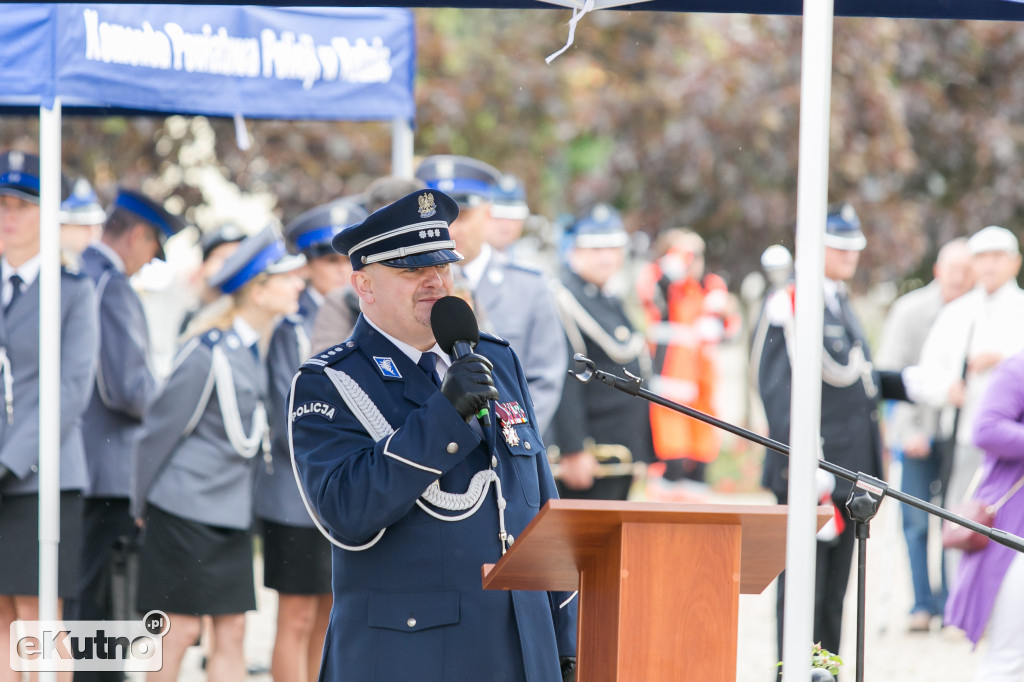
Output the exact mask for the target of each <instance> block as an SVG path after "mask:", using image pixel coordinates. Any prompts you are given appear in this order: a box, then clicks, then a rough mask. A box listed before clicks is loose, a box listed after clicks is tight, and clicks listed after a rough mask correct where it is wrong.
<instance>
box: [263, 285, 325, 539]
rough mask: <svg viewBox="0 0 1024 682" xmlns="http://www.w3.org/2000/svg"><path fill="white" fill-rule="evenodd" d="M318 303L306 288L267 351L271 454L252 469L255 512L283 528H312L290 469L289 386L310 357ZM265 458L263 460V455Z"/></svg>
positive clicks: (275, 333)
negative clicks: (296, 307)
mask: <svg viewBox="0 0 1024 682" xmlns="http://www.w3.org/2000/svg"><path fill="white" fill-rule="evenodd" d="M318 312H319V306H317V304H316V302H315V301H314V300H313V297H312V296H310V295H309V293H308V292H307V291H304V292H303V293H302V296H300V297H299V312H298V314H296V315H288V316H287V317H285V318H284V319H283V320H281V322H280V323H279V324H278V325H277V328H276V329H274V334H273V336H271V338H270V347H269V348H268V350H267V376H268V377H269V382H270V385H269V390H268V395H267V422H268V423H269V424H270V452H269V453H268V454H267V455H265V461H263V462H261V463H260V464H258V465H257V467H256V500H255V511H256V516H257V517H259V518H261V519H267V520H268V521H273V522H275V523H281V524H285V525H288V526H301V527H306V528H311V527H312V526H313V522H312V520H310V518H309V514H308V513H307V512H306V507H305V506H304V505H303V504H302V498H301V497H300V496H299V489H298V487H297V486H296V485H295V475H294V474H293V473H292V461H291V447H290V445H289V442H288V390H289V389H290V388H291V385H292V377H294V376H295V373H296V372H297V371H298V370H299V365H301V364H302V363H303V361H305V360H306V358H308V357H309V354H310V352H311V351H310V339H312V337H313V325H314V323H315V321H316V315H317V313H318ZM268 457H269V459H266V458H268Z"/></svg>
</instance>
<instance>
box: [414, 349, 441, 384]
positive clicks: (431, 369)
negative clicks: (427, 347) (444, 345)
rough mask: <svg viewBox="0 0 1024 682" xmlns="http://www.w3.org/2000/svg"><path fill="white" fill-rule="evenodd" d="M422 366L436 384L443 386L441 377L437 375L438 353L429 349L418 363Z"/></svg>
mask: <svg viewBox="0 0 1024 682" xmlns="http://www.w3.org/2000/svg"><path fill="white" fill-rule="evenodd" d="M416 364H418V365H419V366H420V369H422V370H423V371H424V372H426V373H427V376H428V377H430V380H431V381H432V382H433V383H434V385H435V386H437V387H438V388H441V377H439V376H438V375H437V354H436V353H433V352H431V351H427V352H426V353H424V354H423V355H421V356H420V361H419V362H418V363H416Z"/></svg>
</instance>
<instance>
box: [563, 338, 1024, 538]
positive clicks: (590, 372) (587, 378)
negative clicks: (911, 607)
mask: <svg viewBox="0 0 1024 682" xmlns="http://www.w3.org/2000/svg"><path fill="white" fill-rule="evenodd" d="M573 359H574V360H575V361H576V362H578V363H581V364H583V365H584V370H583V371H582V372H574V371H573V370H571V369H570V370H569V374H570V375H571V376H572V377H574V378H575V379H576V380H577V381H579V382H580V383H584V384H589V383H590V382H591V381H593V380H594V379H597V380H598V381H600V382H601V383H603V384H607V385H609V386H611V387H612V388H615V389H618V390H620V391H622V392H623V393H628V394H630V395H633V396H638V397H640V398H643V399H644V400H647V401H648V402H652V403H654V404H655V405H661V406H662V407H667V408H668V409H670V410H674V411H676V412H679V413H681V414H685V415H686V416H688V417H692V418H694V419H697V420H698V421H702V422H704V423H705V424H711V425H712V426H715V427H717V428H719V429H722V430H723V431H727V432H729V433H731V434H733V435H735V436H739V437H740V438H743V439H745V440H748V441H750V442H752V443H757V444H758V445H762V446H764V447H766V448H768V449H770V450H774V451H775V452H778V453H781V454H783V455H785V456H787V457H789V456H790V451H789V446H788V445H786V444H785V443H780V442H779V441H777V440H772V439H771V438H766V437H765V436H762V435H760V434H757V433H754V432H753V431H749V430H747V429H744V428H743V427H741V426H736V425H735V424H731V423H729V422H727V421H722V420H721V419H718V418H717V417H712V416H711V415H710V414H706V413H704V412H701V411H700V410H695V409H693V408H692V407H688V406H686V405H680V404H679V403H676V402H673V401H671V400H668V399H667V398H663V397H661V396H660V395H658V394H657V393H653V392H651V391H648V390H647V389H645V388H643V387H642V384H643V379H641V378H640V377H638V376H634V375H633V374H630V373H629V372H626V370H623V371H624V372H626V376H627V377H629V378H628V379H627V378H623V377H620V376H616V375H614V374H610V373H608V372H605V371H603V370H600V369H597V365H595V364H594V361H593V360H591V359H590V358H588V357H587V356H586V355H583V354H582V353H576V354H575V355H574V356H573ZM818 467H819V468H821V469H824V470H825V471H827V472H829V473H830V474H832V475H834V476H838V477H839V478H843V479H846V480H847V481H850V482H851V483H853V485H854V487H855V488H858V489H860V490H863V491H866V492H869V493H873V494H875V495H879V496H885V495H889V496H890V497H893V498H895V499H897V500H899V501H900V502H902V503H904V504H909V505H910V506H912V507H917V508H918V509H921V510H922V511H926V512H928V513H929V514H933V515H935V516H938V517H940V518H942V519H945V520H946V521H951V522H953V523H955V524H957V525H960V526H963V527H964V528H969V529H970V530H973V531H974V532H975V533H981V534H982V535H984V536H986V537H987V538H989V539H990V540H992V541H993V542H998V543H999V544H1001V545H1005V546H1006V547H1009V548H1011V549H1014V550H1016V551H1018V552H1021V553H1024V538H1021V537H1020V536H1017V535H1014V534H1013V533H1008V532H1006V531H1004V530H1000V529H998V528H989V527H988V526H986V525H984V524H981V523H978V522H977V521H972V520H971V519H968V518H966V517H964V516H960V515H959V514H954V513H953V512H950V511H948V510H946V509H943V508H942V507H939V506H938V505H934V504H932V503H931V502H926V501H925V500H922V499H919V498H917V497H914V496H913V495H908V494H906V493H905V492H903V491H901V490H896V489H894V488H890V487H889V484H888V483H886V482H885V481H881V480H879V479H877V478H874V477H873V476H868V475H866V474H862V473H854V472H852V471H850V470H849V469H845V468H843V467H841V466H839V465H838V464H833V463H832V462H828V461H826V460H823V459H819V460H818Z"/></svg>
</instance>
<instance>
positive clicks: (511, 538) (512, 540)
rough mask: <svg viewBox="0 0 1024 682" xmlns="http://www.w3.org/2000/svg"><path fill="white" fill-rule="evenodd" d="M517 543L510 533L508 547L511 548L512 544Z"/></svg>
mask: <svg viewBox="0 0 1024 682" xmlns="http://www.w3.org/2000/svg"><path fill="white" fill-rule="evenodd" d="M515 541H516V539H515V538H514V537H512V533H509V534H508V546H509V547H511V546H512V543H513V542H515Z"/></svg>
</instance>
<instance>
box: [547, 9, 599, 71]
mask: <svg viewBox="0 0 1024 682" xmlns="http://www.w3.org/2000/svg"><path fill="white" fill-rule="evenodd" d="M593 9H594V0H584V3H583V8H582V9H581V8H579V7H573V8H572V18H571V19H569V39H568V40H566V41H565V46H564V47H562V49H560V50H559V51H558V52H555V53H554V54H550V55H548V56H547V57H546V58H545V59H544V61H545V62H546V63H548V64H550V63H551V62H553V61H555V60H556V59H558V57H559V56H560V55H561V54H562V53H563V52H565V51H566V50H568V49H569V48H570V47H572V43H573V41H574V40H575V39H576V24H578V23H580V19H582V18H583V15H584V14H586V13H587V12H590V11H591V10H593Z"/></svg>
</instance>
